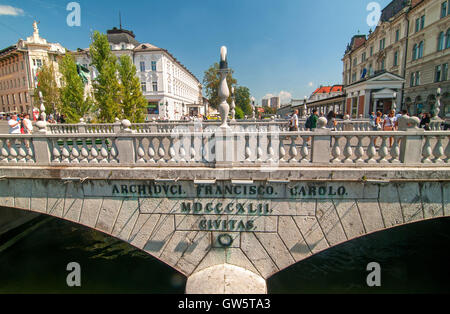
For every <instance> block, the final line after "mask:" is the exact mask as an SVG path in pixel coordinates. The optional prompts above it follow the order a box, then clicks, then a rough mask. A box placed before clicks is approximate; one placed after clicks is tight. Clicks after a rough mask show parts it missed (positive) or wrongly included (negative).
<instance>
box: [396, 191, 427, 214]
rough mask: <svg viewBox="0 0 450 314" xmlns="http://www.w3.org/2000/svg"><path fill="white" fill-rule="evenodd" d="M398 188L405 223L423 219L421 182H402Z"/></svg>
mask: <svg viewBox="0 0 450 314" xmlns="http://www.w3.org/2000/svg"><path fill="white" fill-rule="evenodd" d="M397 189H398V195H399V198H400V204H401V206H402V211H403V216H404V217H405V223H407V222H412V221H417V220H420V219H423V218H424V216H423V208H422V199H421V197H420V191H419V183H400V184H398V186H397Z"/></svg>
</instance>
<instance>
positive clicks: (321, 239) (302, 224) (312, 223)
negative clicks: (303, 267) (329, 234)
mask: <svg viewBox="0 0 450 314" xmlns="http://www.w3.org/2000/svg"><path fill="white" fill-rule="evenodd" d="M294 220H295V223H296V224H297V226H298V228H299V230H300V232H301V233H302V235H303V238H304V239H305V241H306V243H307V245H308V247H309V249H310V250H311V252H312V253H313V254H315V253H317V252H320V251H322V250H325V249H326V248H328V247H329V245H328V242H327V240H326V239H325V236H324V234H323V232H322V229H321V228H320V225H319V223H318V222H317V218H315V217H294Z"/></svg>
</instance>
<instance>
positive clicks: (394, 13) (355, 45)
mask: <svg viewBox="0 0 450 314" xmlns="http://www.w3.org/2000/svg"><path fill="white" fill-rule="evenodd" d="M449 6H450V1H449V0H445V1H444V0H411V1H403V0H393V1H392V2H391V3H390V4H389V5H388V6H387V7H386V8H384V9H383V11H382V15H381V18H380V21H379V24H378V26H377V27H376V29H375V30H374V32H372V33H370V34H369V35H368V36H367V37H366V36H365V35H356V36H354V37H353V38H352V40H351V42H350V44H349V45H348V46H347V50H346V52H345V55H344V58H343V59H342V61H343V82H344V85H345V92H346V106H345V111H346V113H347V114H350V115H351V116H353V117H356V116H359V115H361V114H362V115H363V116H366V117H367V116H368V115H369V114H370V113H371V112H375V111H381V112H382V113H387V112H388V111H389V110H391V109H394V107H395V109H397V110H399V109H401V108H405V109H407V110H408V111H409V112H410V113H411V114H417V113H421V112H432V111H433V108H434V105H435V104H436V96H435V95H436V92H437V88H441V90H442V92H441V94H442V101H441V108H440V116H441V117H445V116H450V107H449V91H450V82H449V80H448V79H449V77H448V60H449V58H450V49H448V48H449V45H450V43H449V41H450V40H449V36H450V31H449V26H450V20H449ZM394 96H396V97H395V99H394Z"/></svg>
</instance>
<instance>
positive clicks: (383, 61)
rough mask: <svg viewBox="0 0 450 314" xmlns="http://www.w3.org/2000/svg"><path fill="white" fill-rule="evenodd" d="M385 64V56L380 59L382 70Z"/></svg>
mask: <svg viewBox="0 0 450 314" xmlns="http://www.w3.org/2000/svg"><path fill="white" fill-rule="evenodd" d="M385 66H386V58H383V59H381V64H380V70H384V69H385Z"/></svg>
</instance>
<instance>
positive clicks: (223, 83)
mask: <svg viewBox="0 0 450 314" xmlns="http://www.w3.org/2000/svg"><path fill="white" fill-rule="evenodd" d="M219 73H220V84H219V99H220V104H219V112H220V117H221V118H222V125H221V126H220V127H221V128H229V126H228V122H227V120H228V113H229V112H230V106H229V105H228V103H227V98H228V97H229V96H230V90H229V89H228V84H227V74H228V73H229V69H228V62H227V47H225V46H222V47H221V48H220V69H219Z"/></svg>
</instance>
